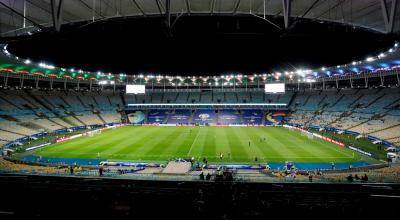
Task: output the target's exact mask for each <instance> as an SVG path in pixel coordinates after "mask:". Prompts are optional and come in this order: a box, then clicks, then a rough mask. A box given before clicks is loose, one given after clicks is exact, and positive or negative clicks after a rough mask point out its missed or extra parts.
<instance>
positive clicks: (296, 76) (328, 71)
mask: <svg viewBox="0 0 400 220" xmlns="http://www.w3.org/2000/svg"><path fill="white" fill-rule="evenodd" d="M398 47H399V44H398V43H395V44H394V46H393V47H392V48H390V49H389V50H388V51H386V52H383V53H380V54H379V55H377V56H368V57H367V58H366V59H365V60H364V61H353V62H351V63H349V64H345V65H338V66H336V68H334V67H329V68H326V67H321V68H320V69H319V70H311V69H301V68H300V69H297V70H296V71H281V72H275V73H261V74H259V73H254V74H251V75H243V74H240V73H236V74H223V75H221V76H214V77H211V76H187V77H186V76H185V77H182V76H166V75H161V74H158V75H157V74H147V75H145V74H143V73H141V74H138V75H132V76H130V77H131V78H132V80H135V79H139V82H140V83H149V81H150V82H152V83H154V80H155V82H156V83H161V81H162V80H164V79H166V80H168V81H169V82H173V81H178V82H174V84H173V85H174V86H181V85H182V82H184V83H185V84H188V83H189V81H187V80H191V81H192V82H191V83H193V84H196V83H197V84H199V83H200V82H201V81H203V83H204V84H207V83H208V84H209V85H211V84H212V82H209V80H210V79H213V80H214V81H215V82H214V84H215V85H217V86H218V85H226V86H229V85H237V83H238V82H237V80H238V81H239V83H243V80H244V79H247V80H246V81H245V82H244V83H247V82H248V80H250V82H256V81H258V82H259V81H260V80H263V81H269V80H271V81H272V80H275V81H280V80H282V79H283V80H290V81H291V80H297V81H298V82H313V81H315V78H318V77H331V76H337V75H343V74H347V73H352V74H359V73H361V72H362V71H361V69H364V70H367V71H379V70H386V69H388V68H389V67H390V66H389V65H388V64H380V66H381V68H374V67H373V66H370V65H367V66H363V67H359V66H360V65H362V64H368V63H371V62H373V61H376V60H379V59H383V58H385V57H386V56H387V55H388V54H390V53H393V52H395V51H396V50H397V49H398ZM3 52H4V53H5V54H6V55H7V56H13V55H12V54H11V53H10V52H9V51H8V50H7V45H5V46H4V48H3ZM13 57H14V58H15V59H17V60H19V57H16V56H13ZM398 62H399V63H398V64H400V61H398ZM23 63H24V64H26V65H35V63H33V62H32V61H31V60H29V59H25V60H23ZM37 66H38V67H40V68H42V69H45V71H42V72H40V70H34V71H36V72H34V71H33V70H32V71H31V72H29V71H21V70H20V71H17V72H18V73H26V72H28V73H31V74H33V75H40V76H53V77H59V78H61V77H63V78H78V79H82V80H98V81H99V84H102V85H107V84H113V83H111V81H113V80H115V79H117V80H119V81H124V80H126V79H127V77H128V76H127V74H124V73H120V74H118V75H115V74H112V73H103V72H101V71H98V72H97V73H93V72H88V71H83V70H81V69H79V70H75V69H74V68H70V69H68V70H67V69H66V68H56V67H55V66H54V65H50V64H47V63H45V62H40V63H38V64H37ZM395 67H399V66H398V65H397V66H395ZM4 69H5V68H3V70H4ZM22 69H23V68H22ZM56 69H59V70H56ZM345 69H347V72H345ZM0 70H2V68H1V67H0ZM49 70H53V72H51V71H49ZM11 71H12V69H11ZM43 72H44V73H43ZM68 72H69V75H68V74H66V73H68ZM35 73H36V74H35ZM232 79H233V82H230V81H231V80H232ZM223 80H227V82H224V81H223ZM179 81H181V82H179ZM185 81H186V82H185Z"/></svg>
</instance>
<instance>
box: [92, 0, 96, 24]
mask: <svg viewBox="0 0 400 220" xmlns="http://www.w3.org/2000/svg"><path fill="white" fill-rule="evenodd" d="M95 20H96V0H92V22H94V21H95Z"/></svg>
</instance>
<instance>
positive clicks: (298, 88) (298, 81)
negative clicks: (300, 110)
mask: <svg viewBox="0 0 400 220" xmlns="http://www.w3.org/2000/svg"><path fill="white" fill-rule="evenodd" d="M297 91H300V80H297Z"/></svg>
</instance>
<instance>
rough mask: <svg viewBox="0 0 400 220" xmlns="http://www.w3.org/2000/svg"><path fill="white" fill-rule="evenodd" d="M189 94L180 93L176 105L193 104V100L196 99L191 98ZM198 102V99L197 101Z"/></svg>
mask: <svg viewBox="0 0 400 220" xmlns="http://www.w3.org/2000/svg"><path fill="white" fill-rule="evenodd" d="M190 95H191V94H189V92H180V93H178V94H177V96H176V103H188V102H189V103H191V102H192V99H194V100H196V99H195V98H190ZM197 101H198V99H197Z"/></svg>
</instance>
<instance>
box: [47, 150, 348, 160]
mask: <svg viewBox="0 0 400 220" xmlns="http://www.w3.org/2000/svg"><path fill="white" fill-rule="evenodd" d="M56 153H57V154H58V152H48V153H46V154H56ZM66 154H72V155H96V153H73V152H71V153H66ZM100 154H101V155H102V157H103V156H104V155H110V156H113V157H115V156H123V157H126V156H129V155H135V154H113V153H100ZM160 156H164V157H177V155H175V154H163V155H159V154H145V155H140V156H137V157H160ZM207 157H208V158H219V156H207ZM231 157H232V158H233V159H243V158H245V159H249V160H250V159H254V158H250V157H243V156H232V155H231ZM57 158H63V157H57ZM260 158H261V157H260ZM265 158H268V159H270V158H273V159H276V158H278V159H279V158H281V159H282V160H287V159H291V158H296V159H302V158H305V159H315V158H318V159H348V158H352V157H318V156H316V157H293V156H289V157H265ZM76 159H85V158H76ZM86 159H87V158H86Z"/></svg>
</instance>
